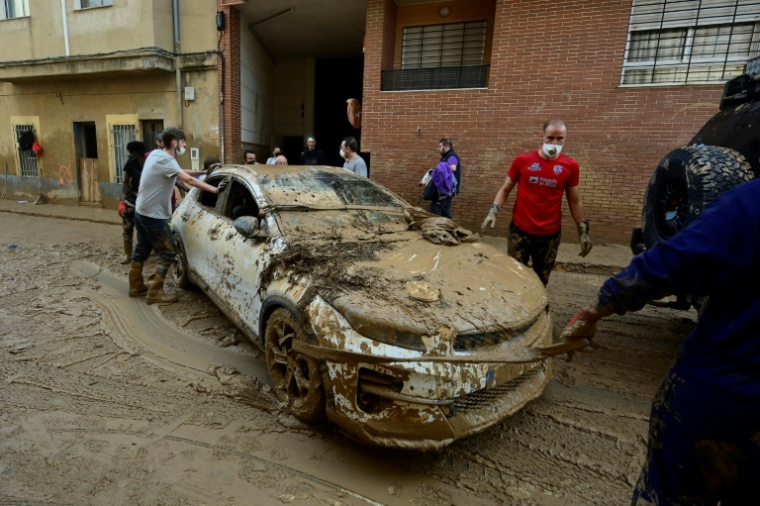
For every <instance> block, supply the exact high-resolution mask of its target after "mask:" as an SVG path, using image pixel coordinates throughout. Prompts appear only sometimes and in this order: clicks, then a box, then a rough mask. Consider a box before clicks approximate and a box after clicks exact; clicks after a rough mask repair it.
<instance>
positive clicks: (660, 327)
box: [0, 213, 695, 506]
mask: <svg viewBox="0 0 760 506" xmlns="http://www.w3.org/2000/svg"><path fill="white" fill-rule="evenodd" d="M120 236H121V229H120V228H119V227H116V226H109V225H100V224H94V223H86V222H76V221H67V220H59V219H51V218H40V217H30V216H22V215H10V214H2V213H0V505H7V504H24V505H35V506H37V505H39V506H42V505H122V504H123V505H159V504H161V505H167V506H171V505H198V506H200V505H208V506H212V505H213V506H232V505H238V506H240V505H269V504H272V505H281V504H288V503H292V504H297V505H312V504H313V505H324V506H328V505H329V506H338V505H367V504H369V505H410V506H423V505H431V506H432V505H448V504H455V505H460V504H461V505H481V504H483V505H485V504H516V505H522V504H526V505H528V504H536V505H547V506H549V505H551V506H553V505H584V506H585V505H597V504H598V505H618V504H619V505H623V504H626V503H628V501H629V497H630V491H631V489H632V486H633V484H634V482H635V479H636V477H637V476H638V472H639V469H640V466H641V463H642V461H643V458H644V450H645V441H646V432H647V420H648V410H649V405H650V402H651V398H652V396H653V394H654V392H655V391H656V389H657V387H658V385H659V382H660V380H661V379H662V377H663V375H664V372H665V370H666V369H667V367H668V365H669V364H670V362H671V360H672V359H673V358H674V356H675V352H676V350H677V348H678V346H679V344H680V342H681V340H682V339H683V337H684V336H685V335H686V334H687V333H688V332H689V330H690V329H691V328H692V326H693V325H694V320H695V314H694V313H693V312H692V313H683V312H674V311H670V310H665V309H656V308H651V307H650V308H646V309H644V310H643V311H641V312H639V313H637V314H633V315H627V316H624V317H620V316H616V317H613V318H610V319H609V320H608V321H605V322H602V323H601V324H600V332H599V335H598V342H599V343H600V344H602V345H603V346H604V349H600V350H598V351H597V352H596V353H595V354H593V355H581V356H578V357H577V358H576V360H575V361H574V362H572V363H569V364H568V363H565V362H561V361H556V362H555V378H554V380H553V381H552V382H551V384H550V385H549V386H548V388H547V389H546V391H545V393H544V395H543V397H541V398H540V399H539V400H537V401H535V402H533V403H531V404H529V405H528V406H527V408H525V409H524V410H522V411H521V412H520V413H518V414H517V415H516V416H514V417H513V418H511V419H508V420H506V421H505V422H503V423H501V424H499V425H497V426H495V427H493V428H491V429H490V430H488V431H486V432H485V433H483V434H481V435H478V436H474V437H471V438H468V439H465V440H462V441H459V442H456V443H454V444H453V445H451V446H450V447H448V448H446V449H445V450H444V451H442V452H440V453H437V454H415V453H407V452H401V451H388V450H379V449H372V448H366V447H362V446H360V445H358V444H355V443H353V442H352V441H351V440H349V439H348V438H346V437H345V436H343V435H342V434H340V433H338V432H336V431H335V430H334V429H333V428H331V427H329V426H325V427H313V426H308V425H304V424H302V423H300V422H298V421H297V420H295V419H293V418H292V417H290V416H288V415H286V414H284V413H283V412H281V411H280V407H279V405H278V404H277V402H276V401H275V400H274V399H273V398H272V397H271V396H270V395H269V394H268V387H267V386H266V383H265V381H266V380H265V378H266V373H265V369H264V365H263V362H262V360H261V356H260V354H259V353H258V351H257V350H256V349H255V348H254V347H253V346H252V345H250V344H248V343H247V342H246V340H245V338H244V337H243V336H242V335H241V334H240V333H239V332H238V331H237V330H236V329H235V328H234V326H233V325H232V324H231V323H230V321H229V320H228V319H227V318H225V317H224V316H222V315H221V314H220V313H219V311H218V310H217V309H216V308H215V306H213V304H212V303H211V302H210V301H209V300H208V299H207V298H206V297H205V296H203V295H202V294H200V293H198V292H192V291H183V292H182V293H181V296H180V302H179V303H177V304H174V305H169V306H163V307H161V308H160V309H159V308H157V307H156V306H151V307H148V306H145V305H144V303H143V302H142V301H143V299H139V300H132V299H129V298H128V297H126V295H125V294H126V272H127V267H126V266H122V265H120V264H119V263H118V260H119V259H120V255H119V251H120V241H121V237H120ZM11 244H14V245H17V247H15V248H10V247H9V246H10V245H11ZM603 279H604V278H603V277H601V276H596V275H588V274H570V273H557V272H555V273H554V274H553V276H552V279H551V282H550V284H549V293H550V295H551V298H552V313H553V318H554V328H555V334H558V333H559V331H560V330H561V327H562V326H563V325H564V324H565V322H567V320H568V319H569V318H570V316H571V315H572V314H573V313H574V312H575V310H576V309H577V307H578V306H579V304H581V303H584V302H585V301H587V300H588V299H589V298H590V297H591V296H592V295H593V294H594V293H595V291H596V289H597V288H598V286H599V285H600V283H601V282H602V281H603ZM167 290H168V291H173V290H177V288H176V287H174V286H173V285H169V286H168V288H167Z"/></svg>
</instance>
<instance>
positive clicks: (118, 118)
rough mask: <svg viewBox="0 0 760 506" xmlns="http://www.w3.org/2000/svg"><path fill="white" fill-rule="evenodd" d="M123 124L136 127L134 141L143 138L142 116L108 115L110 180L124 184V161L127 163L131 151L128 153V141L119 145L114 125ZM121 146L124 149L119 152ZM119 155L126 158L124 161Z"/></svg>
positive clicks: (120, 125)
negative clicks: (115, 136) (141, 128)
mask: <svg viewBox="0 0 760 506" xmlns="http://www.w3.org/2000/svg"><path fill="white" fill-rule="evenodd" d="M122 126H129V127H134V138H133V139H132V141H136V140H138V139H142V132H141V131H140V118H139V117H138V115H137V114H111V115H107V116H106V128H107V132H108V134H107V135H108V167H109V174H110V178H109V179H110V181H109V182H111V183H115V184H122V183H123V182H124V174H123V170H124V163H126V159H127V157H128V156H129V153H127V144H128V142H127V143H124V145H123V146H117V145H116V140H115V138H114V127H122ZM130 142H131V141H130ZM119 148H122V151H121V152H120V153H117V149H119ZM146 149H147V148H146ZM119 155H120V156H121V157H122V159H123V160H125V162H124V163H120V160H119Z"/></svg>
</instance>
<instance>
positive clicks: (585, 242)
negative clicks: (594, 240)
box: [578, 221, 594, 257]
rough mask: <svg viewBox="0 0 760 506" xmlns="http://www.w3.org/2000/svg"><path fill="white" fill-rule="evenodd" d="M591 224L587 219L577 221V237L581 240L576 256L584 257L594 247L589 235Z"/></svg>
mask: <svg viewBox="0 0 760 506" xmlns="http://www.w3.org/2000/svg"><path fill="white" fill-rule="evenodd" d="M590 230H591V225H590V224H589V222H588V221H582V222H580V223H578V237H579V238H580V241H581V252H580V253H578V256H580V257H585V256H586V255H588V254H589V253H590V252H591V248H593V247H594V245H593V244H591V235H590Z"/></svg>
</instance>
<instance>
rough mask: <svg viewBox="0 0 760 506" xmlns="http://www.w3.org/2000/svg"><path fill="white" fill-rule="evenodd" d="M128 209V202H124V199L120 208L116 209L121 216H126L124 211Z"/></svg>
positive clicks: (120, 203)
mask: <svg viewBox="0 0 760 506" xmlns="http://www.w3.org/2000/svg"><path fill="white" fill-rule="evenodd" d="M126 210H127V204H126V202H123V201H122V202H119V210H118V211H116V212H117V213H118V214H119V217H121V218H123V217H124V211H126Z"/></svg>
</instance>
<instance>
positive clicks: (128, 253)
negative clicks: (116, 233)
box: [121, 241, 132, 265]
mask: <svg viewBox="0 0 760 506" xmlns="http://www.w3.org/2000/svg"><path fill="white" fill-rule="evenodd" d="M131 261H132V241H129V242H127V241H124V260H122V261H121V265H127V264H128V263H130V262H131Z"/></svg>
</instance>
